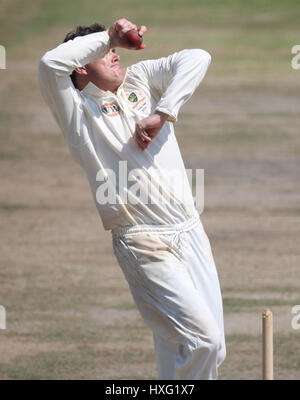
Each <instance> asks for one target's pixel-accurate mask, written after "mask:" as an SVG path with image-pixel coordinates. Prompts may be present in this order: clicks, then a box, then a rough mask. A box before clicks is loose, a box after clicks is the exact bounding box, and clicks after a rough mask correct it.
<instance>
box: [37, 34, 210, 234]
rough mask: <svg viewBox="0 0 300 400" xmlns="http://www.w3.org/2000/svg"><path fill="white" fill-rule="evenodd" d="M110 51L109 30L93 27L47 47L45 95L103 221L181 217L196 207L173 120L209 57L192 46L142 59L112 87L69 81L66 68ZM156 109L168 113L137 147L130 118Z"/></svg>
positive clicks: (107, 225) (110, 225)
mask: <svg viewBox="0 0 300 400" xmlns="http://www.w3.org/2000/svg"><path fill="white" fill-rule="evenodd" d="M108 51H109V36H108V34H107V32H99V33H93V34H90V35H86V36H82V37H77V38H75V39H74V40H70V41H68V42H66V43H63V44H61V45H59V46H58V47H56V48H55V49H53V50H51V51H49V52H47V53H46V54H45V55H44V56H43V57H42V59H41V61H40V65H39V79H40V87H41V91H42V94H43V97H44V99H45V100H46V102H47V104H48V106H49V107H50V109H51V111H52V113H53V115H54V117H55V119H56V121H57V123H58V125H59V127H60V129H61V130H62V132H63V134H64V136H65V137H66V139H67V141H68V144H69V148H70V151H71V154H72V156H73V157H74V159H75V160H76V161H77V162H78V163H79V164H80V165H81V167H82V168H83V169H84V171H85V173H86V175H87V177H88V180H89V183H90V187H91V190H92V193H93V197H94V200H95V203H96V206H97V209H98V211H99V214H100V217H101V219H102V222H103V226H104V229H107V230H108V229H114V228H117V227H120V226H125V225H136V224H154V225H157V224H163V225H164V224H177V223H181V222H184V221H186V220H187V219H188V218H189V217H191V216H192V215H194V214H195V213H196V208H195V204H194V199H193V196H192V191H191V186H190V183H189V180H188V177H187V174H186V171H185V167H184V163H183V160H182V157H181V153H180V150H179V147H178V143H177V140H176V137H175V134H174V130H173V122H175V121H176V120H177V116H178V113H179V110H180V107H181V106H182V105H183V104H184V103H185V102H186V101H187V100H188V99H189V98H190V97H191V95H192V94H193V92H194V91H195V89H196V88H197V86H198V85H199V84H200V82H201V81H202V79H203V77H204V75H205V73H206V71H207V68H208V66H209V64H210V60H211V57H210V55H209V54H208V53H207V52H206V51H204V50H200V49H191V50H183V51H179V52H177V53H174V54H172V55H170V56H169V57H165V58H160V59H157V60H147V61H141V62H139V63H137V64H135V65H132V66H131V67H129V68H127V71H126V76H125V79H124V81H123V83H122V84H121V85H120V87H119V88H118V91H117V92H116V93H112V92H110V91H103V90H101V89H99V88H98V87H97V86H95V85H94V84H93V83H91V82H90V83H89V84H88V85H87V86H86V87H85V88H84V89H83V90H82V91H79V90H77V89H75V87H74V86H73V83H72V81H71V78H70V74H71V73H72V71H73V70H74V69H75V68H76V67H81V66H84V65H86V64H88V63H89V62H92V61H95V60H97V59H100V58H103V57H104V56H105V54H106V53H107V52H108ZM156 110H157V111H161V112H163V113H165V114H168V115H169V117H168V121H166V122H165V124H164V126H163V127H162V129H161V130H160V132H159V133H158V135H157V136H156V137H155V138H154V139H152V142H151V143H150V145H149V146H148V147H147V149H146V150H144V151H142V150H140V148H139V147H138V145H137V144H136V143H135V141H134V140H133V133H134V131H135V124H136V121H138V120H140V119H143V118H145V117H147V116H149V115H150V114H152V113H153V112H155V111H156Z"/></svg>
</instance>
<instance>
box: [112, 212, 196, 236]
mask: <svg viewBox="0 0 300 400" xmlns="http://www.w3.org/2000/svg"><path fill="white" fill-rule="evenodd" d="M198 224H200V217H199V214H198V213H196V214H195V215H194V216H192V217H191V218H189V219H187V220H186V221H184V222H181V223H179V224H172V225H131V226H121V227H119V228H116V229H113V230H112V235H113V237H121V236H124V235H127V234H130V235H134V234H138V233H140V232H149V233H164V234H168V233H170V234H172V233H178V234H179V233H181V232H187V231H189V230H191V229H193V228H194V227H196V226H197V225H198Z"/></svg>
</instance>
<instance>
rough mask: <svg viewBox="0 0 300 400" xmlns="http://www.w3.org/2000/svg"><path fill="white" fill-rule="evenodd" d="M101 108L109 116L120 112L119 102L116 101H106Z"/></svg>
mask: <svg viewBox="0 0 300 400" xmlns="http://www.w3.org/2000/svg"><path fill="white" fill-rule="evenodd" d="M101 110H102V112H103V114H105V115H107V116H109V117H115V116H117V115H119V114H120V108H119V106H118V105H117V104H114V103H105V104H102V106H101Z"/></svg>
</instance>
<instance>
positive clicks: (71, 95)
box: [39, 31, 109, 146]
mask: <svg viewBox="0 0 300 400" xmlns="http://www.w3.org/2000/svg"><path fill="white" fill-rule="evenodd" d="M108 51H109V36H108V34H107V32H106V31H104V32H97V33H92V34H89V35H86V36H81V37H76V38H75V39H74V40H69V41H68V42H66V43H62V44H60V45H59V46H58V47H56V48H55V49H53V50H50V51H48V52H47V53H46V54H45V55H44V56H43V57H42V58H41V60H40V63H39V82H40V88H41V93H42V96H43V97H44V99H45V101H46V103H47V104H48V106H49V107H50V109H51V111H52V113H53V115H54V118H55V119H56V121H57V123H58V125H59V127H60V129H61V130H62V132H63V134H64V136H65V137H66V138H67V140H68V141H69V144H70V146H80V145H82V144H84V143H86V142H87V141H88V133H87V131H86V124H84V123H83V122H84V119H85V116H84V112H83V107H82V96H81V93H80V91H79V90H77V89H76V88H75V87H74V85H73V83H72V80H71V78H70V74H71V73H72V71H73V70H74V69H75V68H76V67H82V66H84V65H86V64H88V63H90V62H92V61H95V60H97V59H100V58H103V57H104V55H105V54H106V53H107V52H108Z"/></svg>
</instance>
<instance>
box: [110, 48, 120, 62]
mask: <svg viewBox="0 0 300 400" xmlns="http://www.w3.org/2000/svg"><path fill="white" fill-rule="evenodd" d="M111 59H112V62H116V61H119V60H120V56H119V54H117V53H116V51H115V49H112V50H111Z"/></svg>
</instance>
